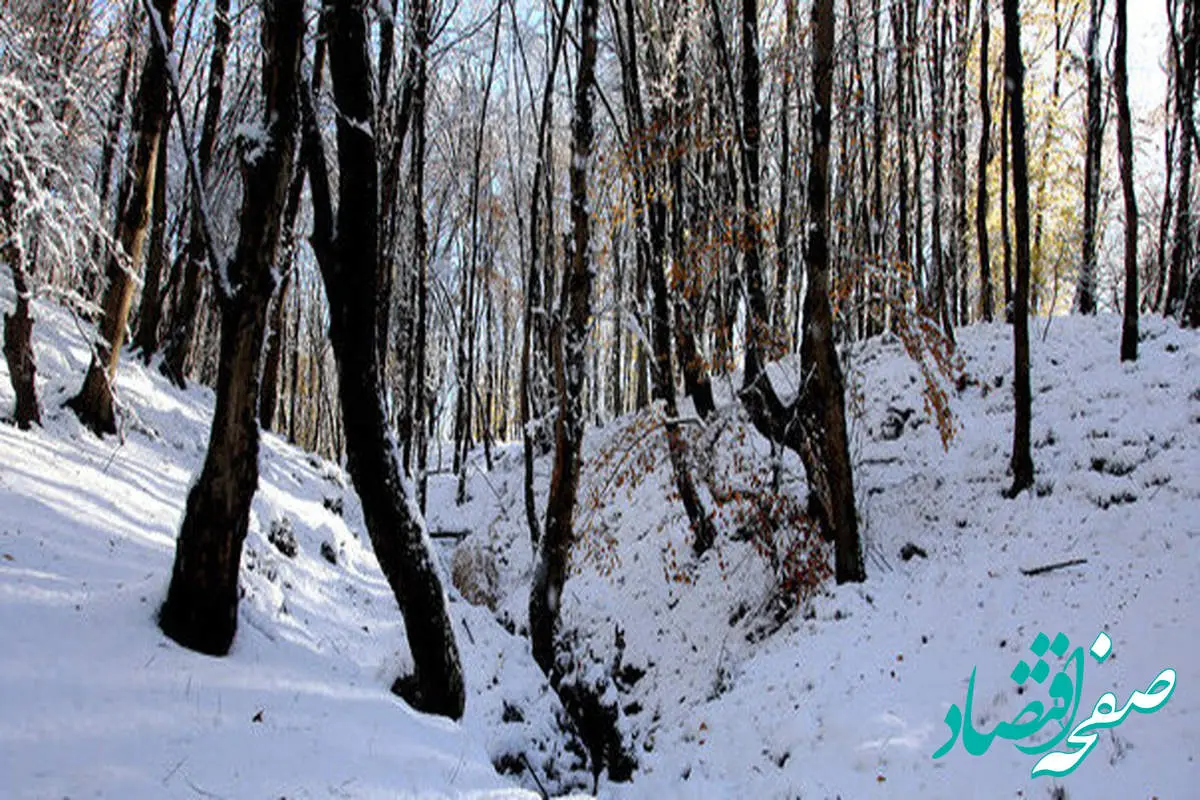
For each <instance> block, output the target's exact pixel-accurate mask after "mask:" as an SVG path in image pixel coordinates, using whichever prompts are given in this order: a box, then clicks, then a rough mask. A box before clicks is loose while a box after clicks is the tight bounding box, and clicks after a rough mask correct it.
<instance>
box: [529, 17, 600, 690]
mask: <svg viewBox="0 0 1200 800" xmlns="http://www.w3.org/2000/svg"><path fill="white" fill-rule="evenodd" d="M598 6H599V2H598V0H582V2H581V6H580V21H579V69H578V71H577V72H576V76H575V111H574V115H573V119H572V123H571V128H572V137H571V170H570V179H571V239H570V244H571V250H570V253H569V256H570V257H569V260H568V263H567V269H566V271H565V273H564V275H563V287H562V299H561V301H560V302H561V320H562V322H561V325H562V327H563V333H562V339H563V341H562V346H561V348H556V350H555V353H554V359H555V362H556V363H555V370H554V372H555V378H556V382H557V384H558V400H559V408H558V418H557V420H556V421H555V426H554V440H555V441H554V468H553V472H552V474H551V477H550V494H549V497H548V499H547V502H546V525H545V532H544V533H543V535H542V539H541V542H540V547H539V549H538V553H537V558H536V564H535V566H534V572H533V585H532V586H531V588H530V591H529V638H530V641H531V642H532V645H533V657H534V660H536V661H537V663H538V666H540V667H541V668H542V671H543V672H545V673H546V674H547V675H550V674H551V672H552V671H553V669H554V634H555V630H556V629H557V627H558V615H559V608H560V603H561V600H562V588H563V584H564V583H565V582H566V577H567V560H568V557H569V555H570V550H571V545H572V544H573V542H574V538H575V532H574V520H575V500H576V496H577V494H578V491H579V464H580V451H581V449H582V446H583V430H584V417H583V407H582V406H583V383H584V369H585V366H586V361H585V352H584V351H585V346H586V343H587V326H588V318H589V317H590V316H591V305H592V279H593V275H592V272H593V265H592V251H591V214H590V212H589V209H588V186H587V182H588V171H589V169H588V168H589V163H590V161H591V158H592V140H593V136H594V130H593V123H592V107H593V97H594V95H595V83H596V24H597V19H596V18H597V16H598Z"/></svg>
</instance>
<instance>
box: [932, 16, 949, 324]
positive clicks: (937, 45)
mask: <svg viewBox="0 0 1200 800" xmlns="http://www.w3.org/2000/svg"><path fill="white" fill-rule="evenodd" d="M950 1H951V0H933V7H932V10H931V12H930V13H931V15H932V20H933V51H932V55H931V58H930V65H929V69H930V73H931V75H930V93H931V94H930V98H929V100H930V108H931V110H932V111H933V132H932V134H931V137H932V141H933V153H932V156H931V158H932V160H933V164H932V167H933V196H932V197H931V198H930V205H931V207H930V211H929V228H930V232H929V235H930V247H931V249H932V252H931V257H932V259H933V261H932V269H933V276H932V277H933V287H932V291H933V293H932V296H931V297H928V298H926V302H927V303H929V305H932V306H933V316H934V317H935V318H936V319H938V320H939V321H941V323H942V327H943V329H944V330H945V331H946V334H947V335H950V331H951V326H950V316H949V310H948V309H947V306H946V264H945V258H944V255H945V253H944V252H943V250H942V194H943V191H942V183H943V181H942V175H943V164H942V142H943V140H944V139H945V134H946V130H945V115H944V108H945V104H946V102H945V101H946V66H945V60H944V59H945V53H946V28H947V24H946V19H945V16H946V15H945V14H943V13H941V10H940V8H939V4H941V3H949V2H950Z"/></svg>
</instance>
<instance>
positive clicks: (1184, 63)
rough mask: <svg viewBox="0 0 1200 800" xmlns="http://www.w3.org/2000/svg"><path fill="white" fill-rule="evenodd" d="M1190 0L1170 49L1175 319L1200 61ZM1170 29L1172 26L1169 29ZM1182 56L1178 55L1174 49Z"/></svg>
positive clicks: (1183, 267) (1182, 283)
mask: <svg viewBox="0 0 1200 800" xmlns="http://www.w3.org/2000/svg"><path fill="white" fill-rule="evenodd" d="M1196 6H1197V4H1196V3H1195V2H1192V1H1191V0H1185V1H1184V3H1183V32H1182V37H1181V38H1182V41H1181V42H1179V45H1178V47H1176V48H1174V49H1175V50H1176V53H1175V55H1174V61H1175V114H1176V116H1177V118H1178V121H1179V164H1178V170H1179V171H1178V177H1177V179H1176V191H1175V238H1174V242H1173V243H1172V248H1171V267H1170V272H1169V273H1168V275H1167V295H1166V300H1165V302H1166V312H1167V313H1168V314H1171V315H1179V314H1181V312H1182V311H1183V304H1184V298H1185V295H1186V294H1187V283H1188V278H1187V276H1188V274H1189V272H1190V271H1191V262H1192V257H1193V248H1194V244H1193V241H1192V238H1193V237H1192V231H1193V228H1194V226H1193V225H1192V158H1193V151H1194V150H1195V147H1196V143H1195V141H1194V133H1193V132H1192V131H1193V127H1194V125H1195V119H1194V113H1195V112H1194V109H1195V94H1196V69H1197V58H1198V57H1200V41H1198V40H1200V8H1197V7H1196ZM1172 27H1174V25H1172ZM1180 48H1182V50H1183V53H1182V54H1179V53H1178V52H1177V51H1178V49H1180Z"/></svg>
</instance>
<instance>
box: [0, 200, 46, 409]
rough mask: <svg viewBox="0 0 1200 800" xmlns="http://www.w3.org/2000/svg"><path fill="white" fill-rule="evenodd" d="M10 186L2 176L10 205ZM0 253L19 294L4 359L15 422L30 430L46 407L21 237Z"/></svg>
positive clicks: (7, 323)
mask: <svg viewBox="0 0 1200 800" xmlns="http://www.w3.org/2000/svg"><path fill="white" fill-rule="evenodd" d="M8 195H9V192H8V187H7V186H5V185H4V181H3V179H2V178H0V204H3V205H7V204H6V203H5V201H6V200H7V199H8ZM3 205H0V211H4V212H5V217H7V216H8V214H7V211H8V209H7V208H4V207H3ZM0 257H3V258H4V260H6V261H7V262H8V266H9V269H10V270H11V271H12V276H13V291H14V293H15V294H16V298H17V299H16V307H15V308H14V309H13V312H12V313H11V314H5V315H4V359H5V361H6V362H7V363H8V379H9V381H11V382H12V387H13V393H14V394H15V395H16V407H15V408H14V409H13V422H15V423H16V425H17V427H18V428H20V429H21V430H23V431H27V430H29V429H30V428H31V427H33V425H34V423H37V424H38V425H41V424H42V411H41V408H40V407H39V405H38V399H37V384H36V382H35V381H36V378H37V362H36V360H35V359H34V355H33V317H32V316H31V315H30V313H29V301H30V299H31V298H30V290H29V280H28V276H27V275H26V274H25V265H24V260H25V259H24V253H22V251H21V245H20V240H19V238H18V237H16V236H11V238H9V240H8V245H7V246H6V247H3V248H0Z"/></svg>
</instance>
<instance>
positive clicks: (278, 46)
mask: <svg viewBox="0 0 1200 800" xmlns="http://www.w3.org/2000/svg"><path fill="white" fill-rule="evenodd" d="M262 19H263V28H262V42H263V70H262V86H263V89H262V91H263V98H264V101H265V108H264V109H263V116H262V119H263V128H262V130H261V132H260V134H259V135H258V136H252V137H249V136H248V137H247V138H246V139H245V140H244V141H243V142H242V146H243V164H244V174H245V186H244V191H243V197H242V209H241V220H242V225H241V233H240V235H239V237H238V245H237V251H236V253H235V255H234V258H233V261H232V263H231V264H230V265H229V266H228V269H227V270H226V269H225V268H224V267H223V266H218V265H214V266H216V267H217V268H218V269H219V270H220V271H221V274H220V275H219V278H218V280H217V281H215V284H216V291H217V296H218V298H219V302H220V305H221V358H220V366H219V373H218V378H217V391H216V396H217V403H216V409H215V411H214V413H213V423H212V431H211V434H210V437H209V444H208V453H207V455H206V456H205V459H204V467H203V468H202V469H201V471H200V477H199V478H198V479H197V481H196V483H195V485H194V486H193V487H192V489H191V491H190V492H189V493H188V500H187V510H186V512H185V515H184V519H183V525H182V527H181V529H180V531H179V538H178V540H177V541H176V546H175V565H174V568H173V570H172V574H171V586H170V589H169V590H168V592H167V599H166V602H165V603H164V604H163V607H162V610H161V611H160V613H159V624H160V625H161V627H162V630H163V632H164V633H166V634H167V635H168V636H170V637H171V638H172V639H174V640H175V641H177V642H179V643H180V644H182V645H184V646H185V647H189V648H191V649H193V650H198V651H200V652H202V653H208V654H211V655H224V654H225V653H227V652H228V651H229V646H230V645H231V644H232V642H233V637H234V634H235V632H236V630H237V604H238V567H239V564H240V561H241V553H242V542H243V541H244V540H245V537H246V530H247V527H248V525H249V521H250V503H251V501H252V500H253V498H254V492H255V490H256V489H257V486H258V445H259V431H258V390H259V371H260V365H261V363H262V349H263V347H262V346H263V336H264V332H265V329H266V324H267V310H268V307H269V305H270V302H271V295H272V294H273V293H274V290H275V272H274V270H275V265H276V259H277V256H278V253H279V244H280V232H281V228H282V218H283V212H284V206H285V200H286V193H287V190H288V186H289V184H290V182H291V175H292V170H293V167H294V163H295V157H296V141H297V137H298V130H299V120H300V114H299V102H298V99H299V98H298V96H297V89H298V86H299V83H300V81H299V76H300V59H301V55H302V53H303V45H304V27H305V26H304V13H303V8H302V7H301V5H300V4H298V3H290V2H281V1H280V0H264V3H263V10H262Z"/></svg>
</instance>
